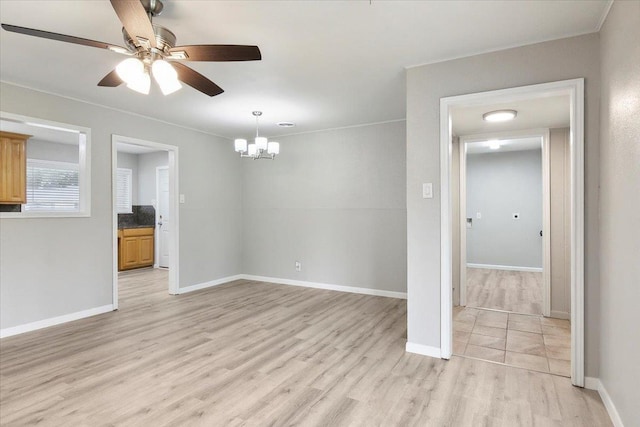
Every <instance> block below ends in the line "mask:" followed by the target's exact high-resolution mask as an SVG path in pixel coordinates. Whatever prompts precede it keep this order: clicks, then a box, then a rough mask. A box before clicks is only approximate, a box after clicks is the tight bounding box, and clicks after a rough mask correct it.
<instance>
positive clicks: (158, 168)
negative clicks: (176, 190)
mask: <svg viewBox="0 0 640 427" xmlns="http://www.w3.org/2000/svg"><path fill="white" fill-rule="evenodd" d="M165 169H169V166H168V165H167V166H156V225H158V222H159V221H160V217H159V215H160V213H159V212H158V206H157V205H159V204H160V179H159V175H160V171H161V170H165ZM169 194H171V183H169ZM169 233H171V231H169ZM154 234H155V236H156V241H157V242H158V244H157V245H155V248H154V252H155V262H154V263H153V267H154V268H158V267H160V229H159V228H158V227H156V229H155V233H154ZM169 262H171V256H169Z"/></svg>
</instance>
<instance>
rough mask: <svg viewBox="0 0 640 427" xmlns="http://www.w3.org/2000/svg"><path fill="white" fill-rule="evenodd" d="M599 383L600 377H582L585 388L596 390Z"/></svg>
mask: <svg viewBox="0 0 640 427" xmlns="http://www.w3.org/2000/svg"><path fill="white" fill-rule="evenodd" d="M599 385H600V378H596V377H584V388H586V389H587V390H596V391H597V390H598V386H599Z"/></svg>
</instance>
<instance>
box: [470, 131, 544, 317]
mask: <svg viewBox="0 0 640 427" xmlns="http://www.w3.org/2000/svg"><path fill="white" fill-rule="evenodd" d="M519 138H540V141H541V146H540V148H541V150H542V315H543V316H545V317H549V316H550V315H551V181H550V179H551V178H550V172H549V171H550V160H549V129H546V128H544V129H527V130H521V131H505V132H492V133H483V134H474V135H465V136H461V137H460V142H459V144H460V150H459V151H460V195H459V196H460V200H459V203H460V205H459V206H460V212H459V213H460V305H461V306H466V305H467V301H466V299H467V227H466V217H467V216H466V205H467V191H466V189H467V156H466V144H469V143H473V142H478V141H485V140H487V139H497V140H504V139H519Z"/></svg>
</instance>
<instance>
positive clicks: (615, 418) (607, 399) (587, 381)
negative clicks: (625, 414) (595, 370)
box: [584, 377, 624, 427]
mask: <svg viewBox="0 0 640 427" xmlns="http://www.w3.org/2000/svg"><path fill="white" fill-rule="evenodd" d="M584 388H588V389H589V390H597V391H598V394H599V395H600V399H602V403H603V404H604V407H605V408H606V409H607V413H608V414H609V418H611V422H612V423H613V425H614V426H615V427H624V424H623V423H622V418H620V414H619V413H618V410H617V409H616V406H615V405H614V404H613V400H611V396H609V393H608V392H607V389H606V388H605V387H604V384H602V381H600V378H593V377H585V378H584Z"/></svg>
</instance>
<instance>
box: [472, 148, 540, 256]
mask: <svg viewBox="0 0 640 427" xmlns="http://www.w3.org/2000/svg"><path fill="white" fill-rule="evenodd" d="M466 185H467V203H466V210H467V216H466V217H467V218H471V219H472V227H471V228H467V230H466V231H467V263H469V264H487V265H502V266H509V267H532V268H542V237H541V236H540V230H542V151H541V150H540V149H538V150H526V151H511V152H503V153H500V152H498V153H482V154H467V183H466ZM477 213H480V214H481V218H480V219H478V218H477V217H476V214H477ZM513 213H519V214H520V219H513V217H512V214H513Z"/></svg>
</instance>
